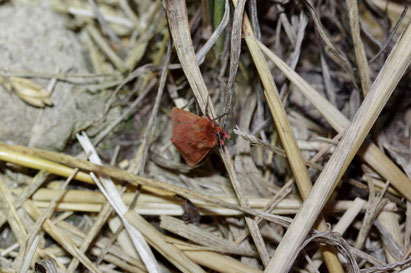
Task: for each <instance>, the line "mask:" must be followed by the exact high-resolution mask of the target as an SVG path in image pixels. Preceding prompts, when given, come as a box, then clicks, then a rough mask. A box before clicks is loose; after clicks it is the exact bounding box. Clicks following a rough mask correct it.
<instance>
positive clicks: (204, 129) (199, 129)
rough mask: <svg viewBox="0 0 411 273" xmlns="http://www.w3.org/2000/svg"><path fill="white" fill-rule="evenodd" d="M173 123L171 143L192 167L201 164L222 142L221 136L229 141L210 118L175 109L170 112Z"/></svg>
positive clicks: (227, 136)
mask: <svg viewBox="0 0 411 273" xmlns="http://www.w3.org/2000/svg"><path fill="white" fill-rule="evenodd" d="M170 116H171V120H172V122H173V136H172V138H171V143H173V144H174V146H176V148H177V150H178V152H179V153H180V155H181V156H182V157H183V158H184V159H185V160H186V162H187V164H188V165H190V166H194V165H196V164H197V163H198V162H200V161H201V160H202V159H203V158H204V157H205V156H206V155H207V154H208V152H209V151H210V150H211V149H213V148H214V147H215V146H216V145H217V144H218V141H220V144H222V145H223V144H224V142H223V140H222V139H221V138H220V134H221V135H223V136H224V137H225V138H227V139H229V138H230V136H229V135H227V134H226V133H225V132H224V131H223V128H221V127H220V126H218V125H217V123H216V122H215V121H213V120H211V119H210V118H208V117H199V116H197V115H195V114H193V113H190V112H187V111H184V110H182V109H179V108H177V107H173V109H172V110H171V112H170Z"/></svg>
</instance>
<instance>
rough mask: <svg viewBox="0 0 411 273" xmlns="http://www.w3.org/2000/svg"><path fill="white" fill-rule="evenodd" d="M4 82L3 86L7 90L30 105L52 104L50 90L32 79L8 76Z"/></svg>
mask: <svg viewBox="0 0 411 273" xmlns="http://www.w3.org/2000/svg"><path fill="white" fill-rule="evenodd" d="M5 83H6V84H5V87H6V88H7V89H8V90H9V91H13V92H14V93H16V95H17V96H18V97H19V98H20V99H22V100H23V101H24V102H26V103H28V104H30V105H32V106H36V107H45V106H46V105H48V106H52V105H53V102H52V101H51V99H50V92H48V91H47V90H46V89H45V88H43V87H42V86H41V85H39V84H37V83H35V82H33V81H32V80H29V79H25V78H18V77H9V78H8V79H7V80H6V81H5Z"/></svg>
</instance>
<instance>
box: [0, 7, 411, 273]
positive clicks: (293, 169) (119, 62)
mask: <svg viewBox="0 0 411 273" xmlns="http://www.w3.org/2000/svg"><path fill="white" fill-rule="evenodd" d="M0 2H2V1H0ZM13 2H14V1H5V2H2V3H1V5H0V9H2V8H4V7H5V6H7V5H13V4H15V3H13ZM16 2H18V4H16V5H26V4H27V3H24V2H25V1H16ZM40 2H41V3H40ZM405 2H406V1H403V2H401V1H395V2H389V1H384V0H365V1H356V0H346V1H345V2H344V1H311V0H304V1H286V0H284V1H281V0H278V1H258V2H257V1H256V0H248V1H245V0H238V1H236V0H233V1H228V0H227V1H224V0H203V1H184V0H164V1H150V0H144V1H143V0H138V1H132V0H115V1H106V0H98V1H97V0H89V1H85V0H75V1H68V0H66V1H65V0H58V1H50V2H48V1H39V2H38V3H34V4H33V3H30V5H41V4H43V5H44V7H45V8H47V9H52V10H53V12H55V13H57V14H59V16H61V17H63V18H64V19H65V20H66V27H67V28H69V29H70V30H71V31H72V32H73V33H75V35H77V36H78V37H79V41H81V43H82V44H83V45H84V48H85V49H86V50H85V52H86V54H85V55H86V56H85V58H86V60H87V62H88V63H89V66H90V70H91V73H87V74H85V73H82V74H78V73H77V74H76V73H70V72H67V71H60V69H59V68H57V73H52V71H55V69H56V68H55V67H50V70H49V71H32V70H30V69H28V70H25V71H15V70H10V69H7V68H5V67H0V68H1V70H0V84H1V86H2V87H3V89H1V90H0V92H9V93H10V94H14V96H16V98H19V99H21V100H22V101H24V103H25V104H24V106H25V107H27V108H31V107H37V108H39V109H47V108H50V107H58V105H53V98H55V97H56V96H59V94H58V93H57V94H56V92H58V91H54V93H52V89H53V88H56V89H58V86H59V85H58V82H65V83H66V84H71V85H72V86H73V88H80V89H79V90H80V91H79V92H75V93H74V92H73V96H78V98H77V99H79V100H81V99H82V94H88V95H90V94H92V95H93V96H98V95H102V97H105V104H104V107H101V108H100V109H103V111H102V112H99V113H95V115H96V116H99V117H100V119H101V120H102V122H101V124H102V126H100V128H99V130H94V131H93V132H92V133H90V131H87V134H88V135H89V136H87V134H86V133H84V131H82V132H80V130H76V131H75V132H72V133H76V134H75V135H74V134H72V135H66V136H64V137H66V138H67V139H69V140H68V141H67V145H66V147H65V148H64V151H63V152H56V151H49V150H46V149H38V148H32V147H30V146H28V145H26V144H27V143H15V142H14V140H13V139H4V138H2V142H0V238H1V239H0V272H33V271H36V272H88V271H90V272H178V271H182V272H204V271H212V272H263V271H264V272H273V273H275V272H289V271H290V272H391V271H393V272H394V271H401V270H403V271H402V272H409V270H410V269H409V268H410V265H411V239H410V238H411V181H410V178H411V99H410V92H411V84H410V78H409V76H410V75H409V68H408V66H409V64H410V61H411V47H410V45H411V26H410V19H411V16H410V12H408V13H407V11H408V7H407V3H405ZM27 27H28V28H30V24H29V23H28V24H27ZM407 69H408V70H407ZM38 79H42V80H43V83H44V79H48V80H49V81H50V83H51V84H49V86H48V88H46V85H44V87H43V86H42V85H40V84H39V83H38V82H37V81H38ZM56 82H57V85H56V86H57V87H54V85H55V84H56ZM52 94H53V96H52ZM99 102H100V101H99ZM2 103H3V104H7V103H8V102H7V101H4V102H2ZM174 106H177V107H179V108H185V109H187V110H190V111H191V112H195V113H197V114H199V115H209V116H210V117H211V118H213V119H214V118H217V117H219V119H218V120H219V125H220V126H222V127H224V128H225V131H226V132H227V133H228V134H229V135H230V136H231V140H229V141H226V144H225V145H224V146H222V145H219V146H218V147H216V148H215V149H214V150H213V151H211V152H210V154H209V155H208V156H207V157H206V159H205V160H203V161H202V162H201V163H200V164H198V165H197V166H195V167H189V166H188V165H186V164H185V163H184V162H183V160H181V159H180V156H179V154H178V152H177V150H176V149H175V147H173V146H172V145H171V143H170V137H171V122H170V117H169V115H168V114H169V112H170V110H171V108H172V107H174ZM113 109H114V110H116V111H117V112H116V113H117V115H114V117H113V116H111V118H107V117H108V114H107V113H109V112H110V111H112V110H113ZM111 113H113V112H111ZM66 115H67V113H66ZM1 118H4V117H0V119H1ZM16 122H18V120H17V121H16ZM89 123H93V122H89ZM16 126H18V124H17V125H16ZM89 126H91V125H89ZM86 127H87V126H86ZM83 129H87V128H83ZM0 131H1V129H0ZM16 144H20V146H19V145H16ZM21 144H23V145H21ZM407 268H408V269H407Z"/></svg>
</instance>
